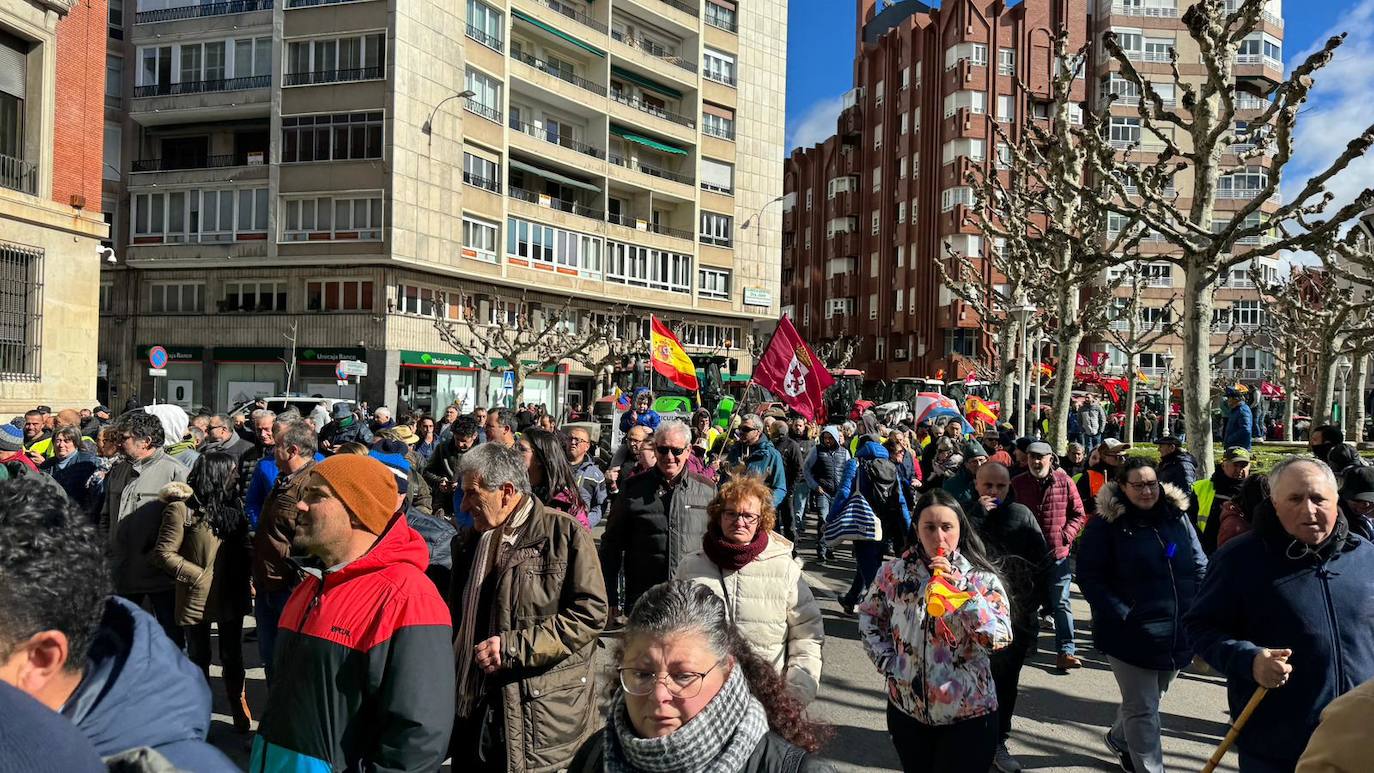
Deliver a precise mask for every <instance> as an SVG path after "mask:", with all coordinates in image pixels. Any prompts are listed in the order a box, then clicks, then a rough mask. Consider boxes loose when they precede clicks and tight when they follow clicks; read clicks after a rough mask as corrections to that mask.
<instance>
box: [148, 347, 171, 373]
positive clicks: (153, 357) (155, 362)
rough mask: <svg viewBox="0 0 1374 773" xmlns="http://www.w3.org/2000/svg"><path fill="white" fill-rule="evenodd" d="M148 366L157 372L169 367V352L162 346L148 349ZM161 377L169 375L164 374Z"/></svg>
mask: <svg viewBox="0 0 1374 773" xmlns="http://www.w3.org/2000/svg"><path fill="white" fill-rule="evenodd" d="M148 365H150V366H151V367H153V368H155V369H157V370H161V369H163V368H165V367H167V350H166V349H164V348H162V347H161V346H153V347H150V348H149V349H148ZM160 375H164V376H165V375H167V374H166V373H162V374H160Z"/></svg>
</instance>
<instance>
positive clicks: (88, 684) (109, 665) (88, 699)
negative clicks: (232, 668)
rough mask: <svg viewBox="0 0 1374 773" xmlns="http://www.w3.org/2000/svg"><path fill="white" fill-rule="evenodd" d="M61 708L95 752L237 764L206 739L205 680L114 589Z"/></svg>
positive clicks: (226, 770) (227, 767) (217, 766)
mask: <svg viewBox="0 0 1374 773" xmlns="http://www.w3.org/2000/svg"><path fill="white" fill-rule="evenodd" d="M169 461H170V460H169ZM173 464H176V462H173ZM62 715H63V716H64V717H66V718H67V719H69V720H71V722H72V724H74V725H76V727H77V728H78V729H79V730H80V731H81V732H82V733H83V734H85V736H86V738H87V739H89V740H90V742H91V745H93V746H95V750H96V753H98V754H99V755H100V756H101V757H110V756H114V755H116V754H120V753H123V752H126V751H129V750H131V749H139V748H142V747H149V748H151V749H153V750H154V751H156V752H158V753H159V754H161V755H162V756H163V757H166V758H167V760H168V761H169V762H171V763H172V764H173V765H175V766H176V767H177V769H178V770H194V771H207V772H208V773H231V772H233V773H237V771H238V767H237V766H236V765H234V764H233V763H232V762H230V761H229V760H228V758H226V757H225V756H224V755H223V754H221V753H220V752H219V750H218V749H216V748H215V747H213V746H211V745H210V744H208V743H206V741H205V736H206V733H207V732H208V731H209V730H210V686H209V685H208V684H206V682H205V677H204V676H202V675H201V673H200V668H198V667H197V666H196V665H195V664H193V663H192V662H191V661H189V660H187V659H186V657H185V656H184V655H182V654H181V652H180V651H179V650H177V647H176V645H175V644H173V643H172V640H171V639H168V638H167V635H166V634H164V633H163V632H162V626H160V625H158V623H157V620H155V619H153V616H152V615H150V614H148V613H147V612H144V611H143V610H142V609H139V608H138V606H137V605H135V604H133V603H131V602H129V601H126V600H125V599H123V598H120V597H118V596H111V597H110V598H109V599H108V600H106V602H105V612H104V614H103V615H101V618H100V628H99V630H98V631H97V632H96V636H95V640H94V641H93V642H92V643H91V648H90V651H89V652H88V653H87V655H86V664H85V666H84V668H83V669H82V677H81V684H79V685H78V686H77V688H76V691H75V692H73V693H72V695H71V697H70V698H68V699H67V702H66V704H65V705H63V706H62Z"/></svg>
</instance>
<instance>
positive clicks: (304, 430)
mask: <svg viewBox="0 0 1374 773" xmlns="http://www.w3.org/2000/svg"><path fill="white" fill-rule="evenodd" d="M317 438H318V436H317V435H316V434H315V430H313V429H311V427H310V425H309V424H306V423H305V421H304V420H301V421H292V422H288V423H287V425H286V429H285V430H284V431H282V432H278V433H276V438H275V440H276V441H277V446H279V447H281V448H295V449H297V454H296V455H297V456H303V457H305V458H306V459H312V458H314V456H315V450H316V449H317V447H318V441H317Z"/></svg>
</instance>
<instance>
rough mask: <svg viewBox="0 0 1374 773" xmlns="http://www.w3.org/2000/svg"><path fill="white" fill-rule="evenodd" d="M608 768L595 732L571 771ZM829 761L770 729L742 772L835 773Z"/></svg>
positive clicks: (601, 740) (584, 772)
mask: <svg viewBox="0 0 1374 773" xmlns="http://www.w3.org/2000/svg"><path fill="white" fill-rule="evenodd" d="M605 769H606V734H605V733H596V734H594V735H593V736H592V737H591V738H588V739H587V742H586V743H584V744H582V748H581V749H578V750H577V756H575V757H573V761H572V764H570V765H569V766H568V773H601V771H603V770H605ZM834 771H835V769H834V768H832V767H830V763H828V762H826V761H824V760H822V759H820V758H819V757H817V756H815V755H814V754H807V753H806V752H804V751H802V750H801V749H799V748H797V747H795V746H793V745H792V744H790V743H788V742H787V741H785V740H783V738H782V736H780V735H778V734H777V733H774V732H773V731H771V730H770V731H768V732H767V733H765V734H764V736H763V737H762V738H760V739H759V742H758V744H757V745H756V746H755V747H754V753H753V754H751V755H749V761H748V762H746V763H744V767H742V768H740V773H834Z"/></svg>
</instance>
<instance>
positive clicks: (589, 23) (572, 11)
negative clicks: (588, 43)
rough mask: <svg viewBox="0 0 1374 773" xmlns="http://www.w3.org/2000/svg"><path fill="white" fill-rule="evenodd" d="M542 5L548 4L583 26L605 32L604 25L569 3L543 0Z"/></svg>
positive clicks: (555, 10) (552, 8) (551, 8)
mask: <svg viewBox="0 0 1374 773" xmlns="http://www.w3.org/2000/svg"><path fill="white" fill-rule="evenodd" d="M544 5H546V6H548V7H549V9H550V10H552V11H554V12H556V13H559V14H562V15H563V16H566V17H568V18H569V19H572V20H573V21H575V22H577V23H578V24H581V25H582V26H584V27H591V28H592V29H594V30H596V31H597V32H600V33H601V34H603V35H604V34H606V25H604V24H602V23H601V22H599V21H597V20H596V19H593V18H592V17H590V16H588V15H587V14H585V13H583V12H581V11H579V10H577V9H576V8H573V7H572V6H570V5H565V4H563V3H560V2H558V0H544Z"/></svg>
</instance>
